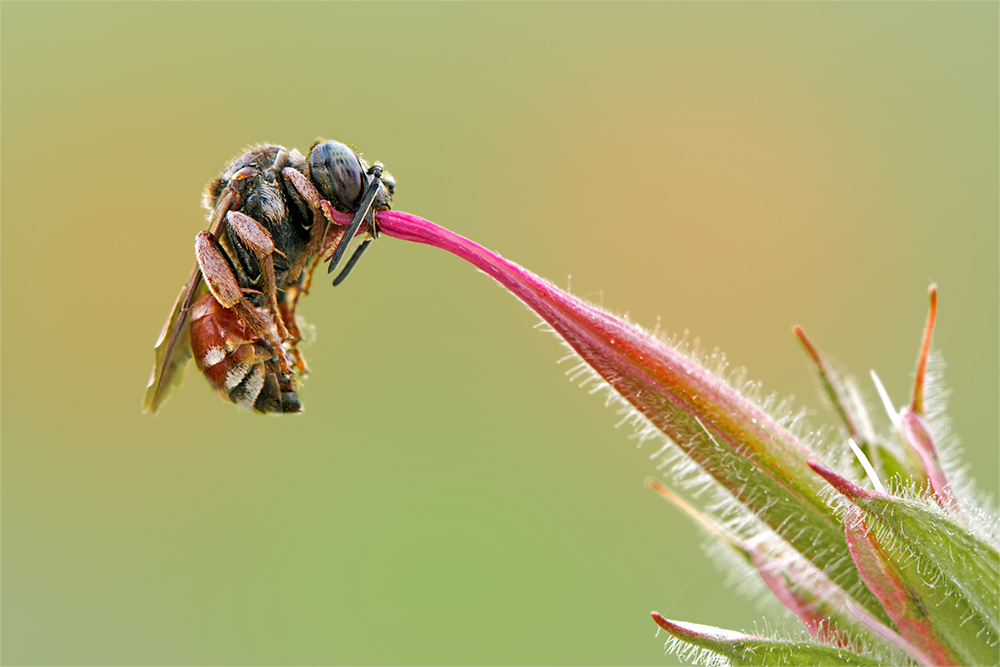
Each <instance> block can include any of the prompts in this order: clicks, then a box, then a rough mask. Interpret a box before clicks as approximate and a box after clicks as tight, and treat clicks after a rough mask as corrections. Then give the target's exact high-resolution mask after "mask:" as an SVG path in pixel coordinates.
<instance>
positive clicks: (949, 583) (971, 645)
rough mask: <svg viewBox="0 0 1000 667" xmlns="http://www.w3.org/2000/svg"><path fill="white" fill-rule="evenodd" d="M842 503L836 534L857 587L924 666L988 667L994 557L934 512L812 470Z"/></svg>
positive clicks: (997, 618) (999, 625)
mask: <svg viewBox="0 0 1000 667" xmlns="http://www.w3.org/2000/svg"><path fill="white" fill-rule="evenodd" d="M809 465H810V467H811V468H812V469H813V470H815V471H816V473H817V474H819V475H820V476H821V477H822V478H823V479H825V480H826V481H827V482H829V484H830V485H831V486H832V487H833V488H835V489H836V490H837V491H838V492H839V493H840V494H841V495H842V496H843V497H844V498H845V499H846V500H847V502H848V505H847V506H846V508H845V516H844V532H845V536H846V538H847V545H848V549H849V550H850V554H851V558H852V560H853V561H854V564H855V566H856V567H857V570H858V572H859V573H860V574H861V577H862V579H864V582H865V584H866V585H867V586H868V588H869V589H870V590H871V591H872V592H873V593H874V594H875V596H876V597H877V598H878V599H879V601H880V602H881V603H882V605H883V606H884V608H885V610H886V612H887V613H888V614H889V616H890V617H891V618H892V621H893V622H894V623H895V625H896V627H897V628H898V629H899V633H900V635H901V636H902V637H903V638H904V639H905V640H906V641H907V642H908V643H909V644H910V645H912V646H913V647H914V648H915V649H916V650H917V651H919V652H920V654H922V655H923V656H925V657H924V658H923V659H922V660H921V661H922V662H924V663H925V664H932V665H960V664H963V665H986V664H996V663H997V658H998V653H997V646H998V643H1000V613H998V611H1000V610H998V602H997V597H996V592H997V587H998V581H1000V554H998V552H997V549H996V548H995V547H993V546H992V545H990V544H988V543H986V542H984V541H983V540H981V539H980V538H978V537H977V536H976V535H975V534H973V533H972V532H971V531H969V530H968V529H967V528H966V527H965V526H962V525H960V524H958V523H956V522H955V520H954V519H952V518H951V517H949V516H946V515H945V514H943V513H942V512H941V510H939V509H938V510H935V509H934V507H933V506H927V505H925V504H922V503H920V502H918V501H915V500H907V499H903V498H895V497H892V496H889V495H886V494H883V493H877V492H872V491H867V490H865V489H862V488H861V487H859V486H858V485H856V484H854V483H852V482H850V481H849V480H847V479H844V478H843V477H841V476H840V475H838V474H837V473H835V472H833V471H832V470H829V469H828V468H826V467H825V466H823V465H821V464H819V463H817V462H815V461H810V462H809Z"/></svg>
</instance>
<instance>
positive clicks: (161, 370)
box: [142, 266, 205, 414]
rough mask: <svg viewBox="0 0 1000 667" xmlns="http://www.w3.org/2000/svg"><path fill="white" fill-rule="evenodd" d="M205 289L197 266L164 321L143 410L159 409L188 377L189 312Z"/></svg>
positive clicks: (146, 412) (145, 412) (144, 411)
mask: <svg viewBox="0 0 1000 667" xmlns="http://www.w3.org/2000/svg"><path fill="white" fill-rule="evenodd" d="M204 291H205V287H204V285H202V284H201V272H200V271H199V270H198V267H197V266H195V267H194V272H193V273H192V275H191V279H190V280H189V281H188V283H187V284H186V285H185V286H184V287H183V289H181V293H180V294H179V295H177V303H175V304H174V309H173V310H172V311H171V312H170V317H169V318H167V321H166V323H164V325H163V331H161V332H160V337H159V339H158V340H157V341H156V347H154V348H153V353H154V355H155V361H154V363H153V372H152V373H151V374H150V376H149V385H148V386H147V387H146V394H145V395H144V396H143V397H142V412H143V414H149V413H151V412H157V411H158V410H159V409H160V408H161V407H162V406H163V404H164V403H166V402H167V399H168V398H170V397H171V396H173V395H174V394H175V393H176V392H177V390H178V389H180V388H181V383H182V382H183V381H184V370H185V368H186V367H187V362H188V360H190V359H191V338H190V336H191V327H190V326H189V319H190V318H189V315H190V314H191V306H192V305H193V304H194V302H195V300H196V298H197V297H198V296H199V295H200V294H201V293H202V292H204Z"/></svg>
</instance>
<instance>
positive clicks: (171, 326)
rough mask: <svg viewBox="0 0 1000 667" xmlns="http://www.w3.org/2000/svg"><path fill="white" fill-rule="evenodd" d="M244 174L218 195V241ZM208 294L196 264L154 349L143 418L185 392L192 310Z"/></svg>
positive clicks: (214, 228)
mask: <svg viewBox="0 0 1000 667" xmlns="http://www.w3.org/2000/svg"><path fill="white" fill-rule="evenodd" d="M242 172H243V170H240V171H237V172H236V174H234V175H233V176H232V180H231V181H230V183H229V184H227V185H226V186H225V188H223V189H222V190H221V192H219V194H218V197H217V201H216V203H215V210H214V211H213V212H212V217H211V218H210V224H209V233H211V234H212V235H213V236H215V237H218V236H219V233H220V231H221V229H222V225H223V222H224V221H225V218H226V213H228V212H229V211H231V210H236V209H237V208H239V206H240V203H241V197H240V195H239V194H238V193H237V192H235V191H234V190H233V189H232V187H231V184H232V181H233V180H239V179H240V178H241V173H242ZM220 184H221V180H219V179H216V180H215V181H212V182H211V183H209V186H208V187H209V192H212V190H213V189H214V188H216V187H221V186H220ZM205 290H206V287H205V285H204V283H202V280H201V269H199V268H198V265H197V264H195V266H194V270H192V271H191V277H190V278H188V281H187V284H186V285H184V288H183V289H181V293H180V294H179V295H178V296H177V303H175V304H174V309H173V310H172V311H171V312H170V317H168V318H167V321H166V323H165V324H164V325H163V331H161V332H160V338H159V339H158V340H157V341H156V347H154V348H153V352H154V354H155V356H156V360H155V361H154V362H153V372H152V373H151V374H150V376H149V385H147V386H146V393H145V394H144V395H143V397H142V413H143V414H149V413H151V412H157V411H158V410H159V409H160V408H161V407H162V406H163V404H164V403H166V402H167V399H168V398H170V397H171V396H173V395H174V394H175V393H177V390H178V389H180V388H181V383H182V382H183V381H184V369H185V368H186V366H187V362H188V360H189V359H191V327H190V326H188V325H189V321H188V320H189V316H190V315H191V306H193V305H194V302H195V301H196V300H197V299H198V297H200V296H201V295H202V294H203V293H204V292H205Z"/></svg>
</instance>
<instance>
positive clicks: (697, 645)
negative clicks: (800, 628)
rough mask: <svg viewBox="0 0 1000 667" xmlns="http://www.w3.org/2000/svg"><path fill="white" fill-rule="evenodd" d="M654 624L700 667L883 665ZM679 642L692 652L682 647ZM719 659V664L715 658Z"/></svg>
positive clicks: (841, 651)
mask: <svg viewBox="0 0 1000 667" xmlns="http://www.w3.org/2000/svg"><path fill="white" fill-rule="evenodd" d="M652 616H653V620H654V621H656V624H657V625H658V626H660V628H662V629H663V630H665V631H666V632H667V633H668V634H669V635H670V637H671V640H670V641H669V642H667V648H668V649H669V650H673V651H676V652H677V653H678V654H679V655H680V656H681V657H682V658H687V659H691V660H692V661H693V662H695V663H696V664H697V663H703V664H704V663H709V664H711V663H713V662H715V663H717V662H718V660H717V658H723V659H725V660H726V661H728V663H729V664H731V665H830V666H834V665H858V666H868V665H871V666H872V667H875V666H877V665H881V664H882V663H881V662H880V661H879V660H877V659H875V658H872V657H869V656H865V655H861V654H859V653H855V652H854V651H850V650H848V649H845V648H834V647H831V646H821V645H819V644H813V643H811V642H795V641H785V640H778V639H767V638H764V637H755V636H753V635H745V634H742V633H739V632H733V631H732V630H723V629H721V628H713V627H711V626H707V625H698V624H695V623H681V622H679V621H670V620H667V619H665V618H663V617H662V616H660V614H658V613H657V612H655V611H654V612H653V614H652ZM678 642H679V643H681V644H684V645H687V647H690V648H688V649H687V650H685V648H682V647H681V646H678ZM713 657H714V658H716V660H715V661H713V660H712V658H713Z"/></svg>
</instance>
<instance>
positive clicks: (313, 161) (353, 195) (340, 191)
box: [309, 141, 363, 208]
mask: <svg viewBox="0 0 1000 667" xmlns="http://www.w3.org/2000/svg"><path fill="white" fill-rule="evenodd" d="M362 172H363V168H362V166H361V161H360V160H359V159H358V156H357V154H356V153H355V152H354V151H353V150H351V149H350V148H349V147H348V146H346V145H344V144H342V143H340V142H339V141H326V142H323V143H321V144H317V145H316V146H314V147H313V149H312V150H311V151H309V174H310V175H311V177H312V181H313V183H315V185H316V188H317V189H318V190H319V192H320V194H321V195H323V198H324V199H327V200H329V201H335V202H338V203H340V204H341V205H342V206H344V207H346V208H353V207H354V206H356V205H357V203H358V200H360V199H361V190H362Z"/></svg>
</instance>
